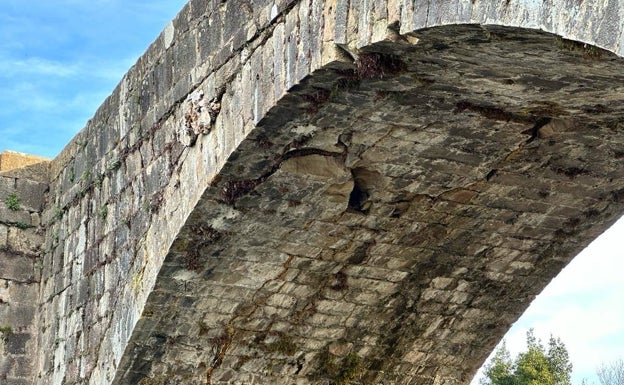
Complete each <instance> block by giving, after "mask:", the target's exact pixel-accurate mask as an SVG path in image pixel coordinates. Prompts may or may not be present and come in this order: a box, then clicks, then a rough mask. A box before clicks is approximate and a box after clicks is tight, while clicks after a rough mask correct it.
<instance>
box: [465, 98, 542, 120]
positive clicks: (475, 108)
mask: <svg viewBox="0 0 624 385" xmlns="http://www.w3.org/2000/svg"><path fill="white" fill-rule="evenodd" d="M464 111H472V112H476V113H478V114H479V115H481V116H483V117H484V118H487V119H492V120H498V121H502V122H510V121H513V122H519V123H527V122H531V120H532V119H530V118H529V117H527V116H523V115H520V114H516V113H513V112H511V111H506V110H504V109H502V108H500V107H496V106H491V105H481V104H476V103H473V102H470V101H468V100H463V101H460V102H457V104H456V105H455V113H460V112H464Z"/></svg>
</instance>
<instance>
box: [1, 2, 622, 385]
mask: <svg viewBox="0 0 624 385" xmlns="http://www.w3.org/2000/svg"><path fill="white" fill-rule="evenodd" d="M623 16H624V0H601V1H587V0H505V1H502V0H501V1H493V0H491V1H490V0H436V1H434V0H429V1H426V0H415V1H413V2H406V1H398V0H350V1H347V0H326V1H321V0H299V1H298V0H278V1H273V0H271V1H269V0H258V1H244V0H228V1H225V0H224V1H216V0H215V1H208V0H192V1H191V2H190V3H189V4H187V5H186V6H185V7H184V9H183V10H182V11H181V13H180V14H179V15H178V16H177V17H176V18H175V20H173V21H172V22H171V23H170V24H169V25H167V26H166V28H165V29H164V31H163V33H162V34H161V35H160V36H159V37H158V39H157V40H156V41H155V42H154V43H153V44H152V45H151V47H150V48H149V49H148V51H147V52H146V53H145V54H144V55H143V56H142V57H141V58H140V59H139V61H138V62H137V63H136V65H135V66H134V67H132V68H131V69H130V71H129V72H128V74H126V75H125V76H124V78H123V79H122V80H121V82H120V84H119V86H118V87H117V88H116V89H115V91H114V92H113V94H112V95H111V96H110V97H109V98H108V99H107V100H106V101H105V102H104V104H103V105H102V106H101V108H100V109H99V110H98V112H97V113H96V115H95V117H94V118H93V119H92V120H90V121H89V122H88V123H87V125H86V127H85V129H84V130H83V131H82V132H80V133H79V134H78V135H77V136H76V137H75V138H74V139H73V140H72V141H71V143H69V144H68V145H67V147H66V148H65V149H64V150H63V152H62V153H61V154H60V155H59V156H58V157H57V158H56V159H54V160H52V161H51V162H49V163H47V162H40V163H38V164H35V165H30V166H27V167H25V168H14V167H10V166H5V167H3V166H2V164H3V162H2V159H0V168H4V170H5V171H3V173H2V175H1V177H0V198H1V199H2V204H1V206H2V207H0V221H1V222H2V224H1V225H0V267H1V269H0V284H1V285H0V333H1V334H2V338H1V342H0V353H1V354H0V382H1V383H3V384H9V385H26V384H54V385H60V384H64V385H73V384H93V385H94V384H102V385H104V384H106V385H108V384H115V385H121V384H140V385H166V384H202V385H217V384H240V385H251V384H284V385H295V384H297V385H305V384H319V385H321V384H335V385H347V384H374V385H377V384H384V385H399V384H436V385H437V384H448V385H451V384H466V383H467V382H469V381H470V379H471V377H472V376H473V374H474V373H475V371H476V369H477V368H478V367H479V366H480V365H481V363H482V361H483V360H484V359H485V357H486V356H487V355H488V353H489V352H490V351H491V350H492V348H493V347H494V345H495V344H496V343H497V341H498V340H499V339H500V338H501V336H502V335H503V334H504V333H505V331H506V330H507V329H508V328H509V326H510V324H511V323H512V322H514V321H515V320H516V319H517V317H518V316H519V315H520V314H521V313H522V311H523V310H524V309H525V308H526V307H527V306H528V304H529V303H530V302H531V300H532V299H533V298H534V297H535V295H537V294H538V293H539V292H540V291H541V290H542V288H543V287H544V286H545V285H546V284H547V283H548V282H549V281H550V280H551V279H552V278H553V277H554V276H555V275H556V274H557V273H558V272H559V271H560V270H561V269H562V267H563V266H565V265H566V263H568V262H569V261H570V260H571V259H572V258H573V257H574V256H575V255H576V254H577V253H578V252H579V251H580V250H581V249H582V248H583V247H584V246H586V245H587V244H588V243H589V242H590V241H591V240H593V239H594V238H595V237H596V236H597V235H599V234H600V233H601V232H602V231H603V230H605V229H606V228H607V227H609V226H610V225H611V224H612V223H613V222H614V221H615V220H616V219H617V218H618V217H619V216H620V215H621V214H622V213H623V212H624V178H623V176H624V168H623V167H622V165H621V164H622V159H623V158H624V62H623V60H622V59H621V56H622V55H623V53H624V44H623V43H624V37H623V35H622V34H623V31H624V24H623V21H622V20H623ZM9 155H11V154H9V153H5V154H4V158H5V159H9V158H10V156H9ZM11 156H17V157H18V158H19V156H18V155H15V154H12V155H11ZM30 160H32V159H30ZM5 163H6V162H5ZM9 163H10V162H9ZM31 163H32V162H31ZM7 164H8V163H7Z"/></svg>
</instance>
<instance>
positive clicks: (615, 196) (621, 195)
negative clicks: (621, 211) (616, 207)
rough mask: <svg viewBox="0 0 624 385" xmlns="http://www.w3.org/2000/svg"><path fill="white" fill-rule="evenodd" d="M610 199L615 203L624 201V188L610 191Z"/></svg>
mask: <svg viewBox="0 0 624 385" xmlns="http://www.w3.org/2000/svg"><path fill="white" fill-rule="evenodd" d="M611 200H612V201H613V202H616V203H619V202H622V201H624V188H622V189H618V190H615V191H612V192H611Z"/></svg>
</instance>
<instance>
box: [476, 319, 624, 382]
mask: <svg viewBox="0 0 624 385" xmlns="http://www.w3.org/2000/svg"><path fill="white" fill-rule="evenodd" d="M571 373H572V364H571V363H570V357H569V356H568V350H567V349H566V347H565V345H564V344H563V342H562V341H561V340H560V339H559V338H555V337H553V336H551V337H550V339H549V341H548V348H547V349H546V348H545V347H544V346H543V345H542V342H541V341H540V340H539V339H537V338H535V335H534V334H533V330H532V329H531V330H529V331H528V333H527V350H526V351H525V352H522V353H520V354H518V356H517V357H516V358H515V359H513V360H512V359H511V356H510V355H509V351H508V350H507V346H506V344H505V342H504V341H503V344H502V345H501V347H500V348H499V349H497V350H496V352H495V353H494V357H492V359H491V360H490V362H489V363H488V364H487V365H486V366H485V377H484V378H483V379H482V380H481V384H482V385H570V374H571ZM602 385H616V384H602ZM617 385H620V384H617ZM622 385H624V384H622Z"/></svg>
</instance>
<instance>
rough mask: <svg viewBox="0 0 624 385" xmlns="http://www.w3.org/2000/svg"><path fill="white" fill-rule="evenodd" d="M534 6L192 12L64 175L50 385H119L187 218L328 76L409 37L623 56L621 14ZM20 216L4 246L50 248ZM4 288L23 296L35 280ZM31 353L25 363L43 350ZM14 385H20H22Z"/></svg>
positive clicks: (46, 328) (45, 376)
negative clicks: (530, 35) (538, 34)
mask: <svg viewBox="0 0 624 385" xmlns="http://www.w3.org/2000/svg"><path fill="white" fill-rule="evenodd" d="M533 3H534V2H531V1H517V2H516V1H511V2H506V3H505V4H504V5H501V4H500V2H497V1H480V0H477V1H469V0H448V1H422V2H421V1H418V2H400V1H397V0H389V1H381V0H377V1H373V0H360V1H350V2H348V1H342V0H337V1H332V0H328V1H312V0H308V1H296V0H283V1H269V0H261V1H253V2H251V1H242V0H241V1H227V2H223V1H216V0H210V1H208V0H193V1H191V2H189V3H188V4H187V5H186V6H185V7H184V8H183V10H182V11H181V13H180V14H179V15H178V16H177V17H176V18H175V19H174V20H173V21H172V22H171V23H169V24H168V25H167V26H166V28H165V29H164V31H163V32H162V33H161V35H160V36H159V37H158V39H157V40H156V41H155V42H154V43H153V44H152V45H151V46H150V48H149V49H148V51H147V52H146V53H145V54H144V55H143V56H142V57H141V58H140V59H139V61H138V62H137V63H136V64H135V66H134V67H133V68H132V69H130V71H129V72H128V73H127V74H126V75H125V76H124V78H123V79H122V80H121V82H120V84H119V86H118V87H117V88H116V89H115V90H114V91H113V94H112V95H111V96H110V97H109V98H107V100H106V101H105V102H104V103H103V105H102V106H101V107H100V109H99V110H98V111H97V113H96V115H95V116H94V118H93V119H92V120H90V121H89V122H88V123H87V125H86V127H85V129H84V130H83V131H81V132H80V133H79V134H78V135H77V136H76V137H75V138H74V139H73V140H72V142H71V143H69V144H68V146H67V147H66V148H65V149H64V150H63V152H62V153H61V154H60V155H59V157H57V158H56V159H55V160H54V161H53V162H52V164H51V173H50V192H49V198H48V201H47V205H46V207H45V210H44V213H43V215H42V219H41V223H42V225H43V226H44V227H45V229H46V236H45V242H44V255H43V261H42V262H43V263H42V264H41V286H40V292H39V302H40V307H39V312H38V318H37V317H31V318H29V320H31V321H32V320H34V319H37V322H38V324H37V326H36V329H37V331H38V336H39V346H40V349H38V352H37V360H36V367H35V380H34V381H35V383H37V384H61V383H64V384H66V385H70V384H76V383H89V384H95V383H97V384H109V383H111V382H112V381H113V379H114V377H115V375H116V372H117V370H118V365H119V363H120V361H121V360H122V356H123V354H124V351H125V349H126V345H127V343H128V341H129V339H130V336H131V335H132V332H133V330H134V326H135V324H136V323H137V320H138V319H139V316H140V314H141V312H142V310H143V306H144V304H145V302H146V300H147V296H148V295H149V294H150V292H151V290H152V287H153V286H154V283H155V281H156V277H157V273H158V271H159V270H160V267H161V265H162V263H163V260H164V258H165V255H166V254H167V252H168V251H169V248H170V245H171V244H172V242H173V240H174V238H175V237H176V236H177V234H178V232H179V230H180V228H181V227H182V225H183V224H184V223H185V221H186V219H187V216H188V215H189V213H190V212H191V211H192V209H193V208H194V207H195V205H196V203H197V202H198V201H199V199H200V197H201V196H202V194H203V192H204V191H205V190H206V188H207V187H208V186H209V185H210V183H211V182H213V181H214V180H215V178H216V179H218V178H219V176H218V174H219V171H220V170H221V167H222V166H223V164H224V163H225V162H226V160H227V159H228V157H229V155H230V154H232V152H233V151H234V150H235V149H236V148H237V146H238V144H239V143H240V142H241V141H242V140H243V139H244V138H245V137H246V136H247V134H248V133H249V132H251V131H252V130H253V129H254V127H255V124H256V123H257V122H259V121H260V120H261V119H262V118H263V117H264V116H265V114H266V112H267V111H268V110H269V109H270V108H271V107H272V106H273V105H274V104H275V103H276V101H277V100H279V99H280V98H282V97H283V96H284V95H285V94H286V93H287V91H288V90H289V89H291V88H292V87H293V86H296V85H297V84H298V83H299V82H300V81H301V80H302V79H304V78H305V77H307V76H308V75H310V74H312V73H313V72H314V71H316V70H318V69H321V68H322V67H324V66H325V67H327V66H335V67H339V66H340V65H341V64H340V63H343V62H348V63H351V64H352V62H353V55H355V56H357V53H358V50H359V49H360V48H362V47H365V46H368V45H370V44H372V43H374V42H378V41H381V40H392V39H397V38H398V35H397V34H398V33H401V34H409V33H410V32H412V31H415V30H418V29H422V28H427V27H431V26H435V25H444V24H454V23H490V24H502V25H512V26H520V27H528V28H542V29H544V30H547V31H550V32H553V33H558V34H560V35H562V36H565V37H569V38H574V39H577V40H581V41H585V42H589V43H594V44H596V45H599V46H601V47H603V48H606V49H609V50H611V51H613V52H616V53H619V54H622V49H624V48H623V47H624V45H623V44H620V40H621V36H622V34H621V31H622V23H621V22H619V20H620V12H621V11H620V10H621V9H624V5H623V4H624V3H623V2H622V1H619V0H611V1H605V2H602V3H600V4H594V3H591V4H590V2H584V1H581V2H578V1H576V0H574V1H573V0H560V1H554V0H553V1H548V2H540V4H539V5H534V4H533ZM13 181H14V188H18V187H19V184H20V183H22V182H19V181H20V179H13ZM7 183H8V184H7V186H10V185H11V182H10V181H8V182H7ZM37 186H39V187H38V188H41V189H44V187H43V186H45V184H41V185H37ZM9 194H10V192H9ZM37 207H39V208H40V207H41V206H36V207H35V206H33V207H29V209H28V210H31V209H32V210H31V211H32V213H36V212H37V210H38V209H37ZM16 213H17V212H13V211H2V212H0V219H1V220H2V221H3V224H2V227H0V244H1V242H2V239H3V238H2V237H3V235H2V234H3V233H2V231H3V229H5V228H6V234H7V235H6V239H7V241H6V244H8V245H11V242H14V243H15V242H16V241H11V239H13V240H16V239H24V237H21V236H20V237H17V236H16V234H18V233H19V232H22V233H23V234H27V235H28V236H30V237H33V238H36V237H37V236H38V235H37V234H36V232H35V228H29V229H21V228H20V227H23V225H22V224H21V223H22V219H19V220H17V221H13V220H12V219H11V218H12V215H16ZM5 218H7V219H5ZM20 218H21V217H20ZM23 219H25V217H24V218H23ZM23 223H27V224H29V223H30V224H34V223H37V225H38V222H36V221H35V222H32V220H31V222H23ZM12 234H13V235H12ZM12 237H13V238H12ZM25 239H28V237H25ZM33 242H34V241H33ZM33 244H36V242H35V243H33ZM20 247H21V246H20ZM26 250H30V251H29V252H32V253H31V254H28V253H17V254H16V253H13V252H11V253H6V250H5V251H3V260H5V258H4V256H6V260H10V258H17V259H21V260H28V261H30V259H29V258H31V257H30V256H34V255H36V252H35V249H26ZM13 266H18V265H17V264H13ZM19 266H23V265H22V264H21V263H20V264H19ZM33 266H34V265H33ZM37 266H39V265H37ZM4 271H10V269H6V270H5V269H2V272H4ZM35 272H36V270H33V277H34V278H33V280H34V281H36V280H37V279H38V278H36V277H37V276H36V275H35V274H34V273H35ZM3 274H4V273H3ZM24 274H25V275H27V274H26V273H24ZM4 275H6V277H0V278H2V279H4V280H5V286H4V287H5V288H6V287H8V288H9V289H10V287H11V285H17V284H18V281H19V282H22V279H24V278H25V275H20V276H17V275H16V276H9V274H8V273H6V274H4ZM9 281H10V282H9ZM26 281H28V282H30V281H31V280H29V279H26V280H25V281H24V282H26ZM34 281H33V282H34ZM6 282H8V283H6ZM19 284H20V285H26V286H28V284H27V283H23V282H22V283H19ZM33 285H34V283H33ZM26 286H25V287H26ZM28 287H29V289H28V290H30V291H32V287H30V286H28ZM33 287H35V286H33ZM0 290H4V289H0ZM28 290H25V291H23V292H20V293H27V292H28ZM2 293H4V292H3V291H0V295H4V294H2ZM11 295H15V294H10V292H9V294H8V295H6V298H9V299H11V298H13V297H11ZM20 302H24V301H20ZM27 303H32V302H27ZM0 309H3V310H2V311H5V310H4V309H8V305H6V304H5V303H0ZM7 312H8V313H11V314H17V313H15V312H14V309H13V308H11V309H10V310H7ZM8 313H7V314H8ZM11 317H15V316H14V315H12V316H11ZM2 319H5V318H2ZM34 325H35V324H34V323H32V322H31V324H30V325H18V324H17V323H16V324H15V327H13V329H14V330H17V331H18V333H15V334H10V333H6V335H11V336H13V337H9V338H8V341H9V342H8V343H6V344H5V345H4V346H5V348H4V349H5V350H6V349H9V352H10V350H11V349H13V351H14V353H11V354H12V355H11V356H10V357H11V358H10V359H17V358H20V357H18V356H20V354H21V355H24V354H25V353H24V354H22V353H19V352H22V350H20V349H19V343H17V342H13V341H18V340H17V336H19V335H21V334H28V331H30V332H31V333H32V330H34V329H33V328H34V327H35V326H34ZM7 330H8V329H7ZM22 330H24V332H23V333H22ZM23 338H25V339H27V337H23ZM29 341H30V342H28V343H26V342H25V343H24V346H25V348H24V349H31V348H32V347H33V346H34V345H32V342H33V341H32V339H30V340H29ZM12 347H13V348H12ZM16 352H17V353H16ZM24 352H26V350H24ZM7 362H8V361H7ZM15 370H16V369H14V366H11V368H10V371H9V372H8V373H7V378H11V376H13V377H15V378H17V377H19V376H18V374H19V373H17V372H15ZM0 374H1V373H0ZM22 377H23V378H25V377H26V376H25V375H23V376H22Z"/></svg>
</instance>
